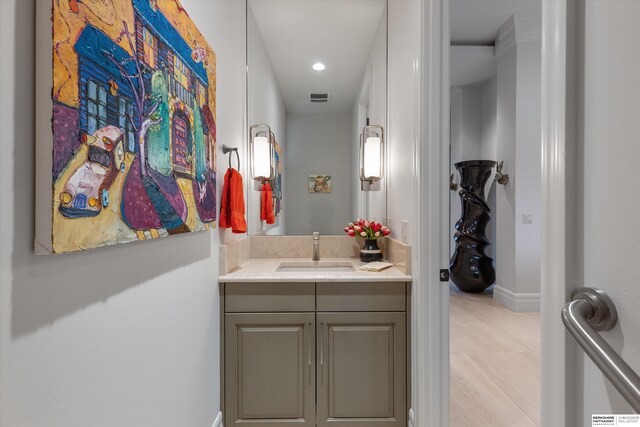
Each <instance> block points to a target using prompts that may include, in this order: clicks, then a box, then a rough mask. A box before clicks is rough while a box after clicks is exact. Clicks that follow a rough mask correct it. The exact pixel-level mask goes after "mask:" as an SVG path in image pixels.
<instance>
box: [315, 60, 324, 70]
mask: <svg viewBox="0 0 640 427" xmlns="http://www.w3.org/2000/svg"><path fill="white" fill-rule="evenodd" d="M313 69H314V70H316V71H322V70H324V69H325V66H324V64H323V63H322V62H316V63H315V64H313Z"/></svg>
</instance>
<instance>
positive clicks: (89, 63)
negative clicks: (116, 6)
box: [75, 0, 215, 181]
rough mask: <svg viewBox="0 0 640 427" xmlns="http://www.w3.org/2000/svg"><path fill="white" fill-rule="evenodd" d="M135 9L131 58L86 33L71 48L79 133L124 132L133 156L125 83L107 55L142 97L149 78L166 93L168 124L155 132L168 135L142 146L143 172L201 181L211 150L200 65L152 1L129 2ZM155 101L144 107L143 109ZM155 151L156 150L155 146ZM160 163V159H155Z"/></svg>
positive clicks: (95, 33) (130, 100) (133, 112)
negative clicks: (137, 78) (140, 87)
mask: <svg viewBox="0 0 640 427" xmlns="http://www.w3.org/2000/svg"><path fill="white" fill-rule="evenodd" d="M132 4H133V8H134V16H135V22H134V28H130V31H133V32H134V40H133V41H134V43H135V49H136V52H134V53H133V55H134V57H133V58H132V57H131V55H130V54H129V53H128V52H127V51H126V50H124V49H123V48H122V47H120V46H119V45H118V44H117V43H115V42H114V41H113V40H111V39H110V38H109V37H108V36H107V35H106V34H104V33H103V32H101V31H100V30H98V29H96V28H95V27H93V26H91V25H87V26H86V27H85V29H84V30H83V31H82V33H81V35H80V37H79V38H78V40H77V42H76V44H75V50H76V52H77V54H78V65H79V93H80V103H79V127H80V129H81V130H82V131H83V132H87V133H93V132H94V131H95V130H96V129H99V128H101V127H103V126H105V125H115V126H118V127H120V128H122V129H123V130H125V134H126V141H125V146H126V147H127V150H129V151H130V152H137V144H136V135H135V132H134V129H133V126H132V124H131V122H130V120H129V117H133V118H134V120H135V121H136V123H137V124H139V120H140V117H139V116H140V112H139V111H138V108H137V104H136V99H135V96H134V94H133V91H132V87H131V83H130V82H129V81H128V80H127V79H126V78H124V77H123V76H122V73H121V72H120V70H119V69H118V67H117V66H116V65H115V64H114V63H113V61H112V60H111V59H110V58H109V56H108V55H107V54H105V53H109V54H110V55H112V56H113V58H115V59H116V61H117V62H119V63H120V64H122V66H124V67H125V69H126V72H127V73H129V74H130V75H137V69H136V64H135V63H133V61H132V59H133V60H135V61H137V62H138V64H139V65H140V68H141V70H142V77H143V79H144V82H145V83H144V84H145V90H146V93H147V94H152V91H153V88H152V78H153V76H157V75H158V73H161V75H162V78H163V82H164V85H165V86H166V92H167V96H166V98H167V104H168V105H165V106H164V111H166V112H167V115H168V116H167V118H168V122H169V123H165V124H164V126H163V127H162V128H163V129H166V132H165V133H167V134H168V135H163V137H161V138H155V139H154V140H153V141H149V144H150V145H151V146H150V147H149V149H150V150H151V151H152V154H151V156H152V158H150V157H149V156H150V155H149V152H147V157H148V159H143V161H147V160H149V166H150V167H151V168H153V169H154V170H156V171H158V172H160V173H163V174H167V173H170V172H172V173H173V174H174V175H175V176H180V177H185V178H190V179H193V178H196V179H197V180H198V181H202V180H204V177H205V176H206V173H207V172H212V171H213V166H212V159H211V153H210V151H211V148H212V146H213V143H214V140H215V123H214V119H213V115H212V114H211V110H210V109H209V106H208V102H209V99H208V98H209V95H208V93H209V79H208V76H207V71H206V69H205V67H204V65H203V62H202V58H200V61H196V60H194V58H193V55H192V53H193V49H192V48H191V47H190V46H189V45H188V44H187V42H186V41H185V40H184V39H183V38H182V36H181V35H180V34H179V33H178V31H177V30H176V29H175V28H174V26H173V25H172V24H171V23H170V22H169V21H168V20H167V18H166V17H165V16H164V15H163V14H162V13H161V11H160V10H158V9H157V7H156V6H155V3H154V1H153V0H132ZM154 101H155V100H153V99H151V100H146V101H145V102H147V107H148V106H149V104H150V103H152V102H154ZM154 144H155V145H154ZM159 156H160V157H159Z"/></svg>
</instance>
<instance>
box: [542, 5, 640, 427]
mask: <svg viewBox="0 0 640 427" xmlns="http://www.w3.org/2000/svg"><path fill="white" fill-rule="evenodd" d="M608 5H609V4H608V3H606V2H605V4H601V3H600V2H597V1H583V2H571V1H558V2H543V19H546V20H547V23H546V24H545V25H544V28H545V33H544V36H543V40H547V41H548V45H547V46H544V48H543V52H546V56H545V57H544V59H543V64H545V65H546V67H547V68H545V69H543V146H544V150H543V153H544V155H545V157H544V158H543V179H544V181H543V182H545V183H546V184H547V185H545V186H544V187H543V200H544V202H545V204H544V205H543V206H544V211H543V214H544V215H546V217H545V219H546V222H545V224H544V228H543V234H542V238H543V244H542V248H543V258H542V271H543V277H542V286H543V288H542V298H543V309H542V317H541V319H542V328H543V329H542V330H543V335H542V358H543V371H542V388H543V390H551V391H552V392H553V393H551V394H550V396H543V401H542V416H543V424H544V425H560V424H559V423H562V424H563V425H567V426H590V425H591V424H592V422H591V417H592V415H594V414H629V413H632V409H631V407H630V406H629V405H628V404H627V402H626V401H625V400H624V399H623V398H622V396H621V395H620V393H618V392H617V391H616V390H615V388H614V387H613V386H612V385H611V383H610V382H609V381H608V380H607V379H606V378H605V377H604V376H603V374H602V373H601V372H600V371H599V370H598V369H597V367H596V366H595V365H594V364H593V362H592V361H591V360H590V359H589V358H588V357H587V356H585V354H584V352H583V351H582V350H580V349H576V345H575V342H574V341H573V339H572V338H571V337H569V336H567V334H566V332H565V330H564V326H563V325H562V323H561V322H560V319H559V318H558V313H559V312H560V310H561V309H562V306H563V305H564V304H565V302H566V301H567V300H568V299H569V298H570V294H571V291H572V290H573V288H576V287H582V286H587V287H593V288H598V289H601V290H603V291H605V292H606V293H607V294H608V295H609V297H610V298H611V299H612V301H613V303H614V304H615V305H616V309H617V311H618V322H617V324H616V326H615V327H614V328H613V329H612V330H611V331H608V332H601V335H602V337H603V338H604V339H605V340H606V341H607V342H608V343H609V344H610V345H611V346H612V347H613V348H614V349H615V350H616V351H618V352H619V354H620V356H621V357H622V358H623V359H625V361H626V362H627V363H628V364H629V365H630V366H631V367H632V368H633V369H634V370H635V371H636V372H639V371H640V334H639V333H638V331H640V315H639V311H638V306H639V304H640V287H639V286H638V280H637V277H638V267H637V264H638V259H639V258H640V250H639V248H640V246H639V245H638V243H637V242H638V238H639V237H640V232H639V231H638V226H637V223H638V220H637V211H638V206H639V205H638V196H637V194H638V190H637V183H638V181H639V180H640V169H639V168H638V158H640V144H638V131H639V129H640V128H639V126H638V124H639V123H640V114H639V112H640V110H638V103H637V100H638V95H639V92H638V85H637V76H638V74H639V73H640V60H639V57H638V55H637V54H628V53H627V49H626V47H627V46H630V44H632V43H633V42H634V41H637V40H638V39H639V38H640V27H639V26H638V25H637V23H638V20H640V3H639V2H637V1H626V2H625V1H621V2H615V7H610V8H608V7H607V6H608ZM576 28H577V29H578V30H576ZM545 48H547V49H548V50H547V49H545ZM576 52H578V54H576ZM636 53H637V50H636ZM556 390H559V391H556Z"/></svg>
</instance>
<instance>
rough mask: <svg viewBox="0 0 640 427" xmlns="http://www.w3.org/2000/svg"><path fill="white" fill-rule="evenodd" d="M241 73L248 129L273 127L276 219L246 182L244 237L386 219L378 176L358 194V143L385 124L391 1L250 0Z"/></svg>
mask: <svg viewBox="0 0 640 427" xmlns="http://www.w3.org/2000/svg"><path fill="white" fill-rule="evenodd" d="M247 70H248V74H247V87H248V89H247V90H248V96H247V98H248V99H247V110H248V111H247V114H248V124H247V125H248V127H249V126H252V125H258V124H266V125H268V126H269V127H270V128H271V130H272V132H273V136H274V138H275V153H274V155H275V159H276V162H275V169H276V171H275V172H276V173H275V179H274V180H272V181H270V186H271V188H272V191H273V198H272V201H273V211H274V214H275V221H274V223H273V224H267V221H261V220H260V218H261V209H262V206H263V203H261V200H262V199H263V198H261V194H262V192H261V191H260V189H261V188H262V184H261V183H258V182H256V181H253V180H251V179H247V224H248V230H249V234H269V235H285V234H286V235H311V233H312V232H314V231H318V232H320V233H321V234H324V235H336V234H343V229H344V227H345V226H346V225H347V224H348V223H349V222H350V221H352V220H353V219H355V218H357V217H367V218H369V219H375V220H376V221H378V222H386V190H385V189H386V184H385V181H384V178H383V179H382V181H381V185H380V186H379V187H380V190H379V191H367V192H364V191H361V182H360V170H359V164H360V159H359V142H360V134H361V133H362V130H363V129H364V128H365V126H367V125H368V124H369V125H379V126H382V128H383V129H384V128H386V117H387V115H386V96H387V94H386V90H387V1H386V0H248V2H247ZM247 144H248V142H247ZM383 175H387V174H386V173H384V174H383ZM262 216H263V217H265V215H262Z"/></svg>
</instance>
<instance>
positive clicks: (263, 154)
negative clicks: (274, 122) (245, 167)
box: [249, 125, 275, 181]
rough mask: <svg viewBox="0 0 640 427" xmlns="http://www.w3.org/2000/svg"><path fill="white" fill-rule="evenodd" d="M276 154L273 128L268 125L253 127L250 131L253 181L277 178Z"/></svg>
mask: <svg viewBox="0 0 640 427" xmlns="http://www.w3.org/2000/svg"><path fill="white" fill-rule="evenodd" d="M274 152H275V148H274V137H273V133H272V132H271V128H270V127H269V126H267V125H252V126H251V128H250V130H249V155H250V161H251V165H250V166H251V178H252V179H255V180H257V181H270V180H272V179H274V178H275V154H274Z"/></svg>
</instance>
